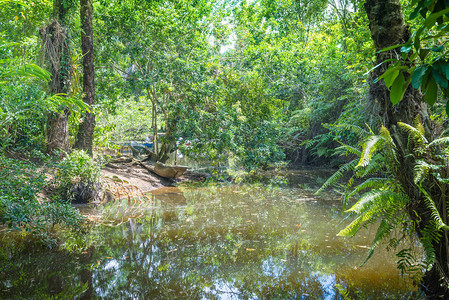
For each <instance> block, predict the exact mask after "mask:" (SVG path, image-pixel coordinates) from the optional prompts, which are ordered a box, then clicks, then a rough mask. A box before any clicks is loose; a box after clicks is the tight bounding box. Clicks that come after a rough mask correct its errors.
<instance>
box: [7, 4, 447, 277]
mask: <svg viewBox="0 0 449 300" xmlns="http://www.w3.org/2000/svg"><path fill="white" fill-rule="evenodd" d="M402 2H404V1H402ZM83 3H84V4H86V5H87V4H89V5H90V4H93V24H89V25H93V28H94V34H93V46H94V51H93V52H94V53H95V93H94V94H95V95H96V96H95V97H93V96H92V95H91V96H92V97H91V98H95V101H93V100H94V99H90V100H89V101H90V103H89V105H86V104H84V103H83V101H82V99H83V98H84V99H86V93H85V92H84V93H83V92H81V88H80V87H81V86H82V85H81V81H82V78H83V74H82V73H83V72H82V70H81V69H82V68H81V61H83V58H84V57H85V56H86V53H84V52H82V51H85V49H83V50H81V40H83V38H84V39H85V38H86V36H85V35H84V33H85V32H84V31H83V29H82V28H89V26H87V27H83V26H84V25H86V24H85V22H87V21H86V20H84V19H83V20H79V17H78V16H79V15H78V12H79V9H80V7H79V5H78V1H74V0H55V1H47V0H36V1H32V2H30V1H20V0H0V8H1V11H0V24H1V27H0V172H1V173H2V175H3V176H2V177H1V179H0V180H1V187H2V188H1V191H0V218H1V220H2V221H3V222H4V223H7V224H8V225H9V226H10V227H11V228H17V229H25V230H31V231H37V232H38V233H39V234H41V235H44V234H43V233H45V234H47V233H48V232H49V231H50V230H51V229H52V227H53V225H55V224H58V223H62V224H66V225H69V226H76V225H77V224H78V222H79V220H80V219H79V216H78V215H77V213H76V212H75V211H74V210H73V209H72V208H71V206H70V205H68V202H70V201H73V200H76V199H78V198H79V197H81V198H83V199H93V198H95V195H96V193H97V189H98V184H97V181H98V176H99V175H98V167H97V165H96V164H95V162H94V161H93V160H92V158H91V157H89V156H88V155H86V154H85V153H84V152H78V151H75V152H73V153H72V154H70V155H68V156H67V157H66V158H65V159H62V157H64V156H65V155H67V154H68V153H69V152H70V151H71V147H72V146H73V145H76V144H77V142H78V144H83V143H80V142H79V140H78V141H77V139H78V138H79V137H80V136H83V132H82V131H83V130H84V124H85V121H86V120H87V117H86V116H95V118H96V126H95V132H94V150H96V154H97V153H101V150H105V149H117V148H119V145H120V144H122V143H124V142H129V141H141V142H143V141H147V142H153V149H152V152H151V155H150V157H151V159H152V160H154V161H162V162H166V161H168V160H170V159H172V158H173V155H176V154H173V153H175V151H176V152H178V151H180V152H181V153H182V154H183V155H185V156H187V157H188V158H189V159H191V160H197V161H203V162H207V164H209V165H212V166H217V168H221V167H223V166H225V167H227V168H233V169H234V170H233V171H234V173H237V172H239V171H240V172H246V171H252V172H253V173H254V172H255V171H256V170H262V169H263V170H267V169H270V168H275V167H276V166H280V165H282V163H290V165H291V166H297V165H304V164H309V165H315V166H340V168H341V169H340V171H338V172H337V173H336V175H335V176H334V177H332V178H331V180H330V181H329V182H331V181H332V180H334V179H339V178H340V177H341V176H342V175H343V171H347V170H352V171H353V172H354V177H352V178H351V180H350V181H349V184H348V185H347V186H346V195H347V196H346V197H345V205H346V204H347V205H351V208H350V209H349V212H351V213H352V214H354V215H355V216H356V219H355V221H353V223H351V225H349V227H347V228H346V229H344V230H343V231H342V232H341V233H342V235H349V236H350V235H353V234H355V232H356V231H357V230H358V228H360V227H361V226H364V225H366V224H371V223H373V222H375V220H380V225H379V230H378V234H377V236H376V239H375V241H374V243H373V248H372V249H371V252H370V253H372V250H373V249H374V247H375V246H376V245H377V244H379V243H380V241H381V240H383V239H387V238H388V234H389V233H390V232H392V231H393V229H394V228H397V227H401V228H403V229H404V231H403V232H404V233H406V234H408V235H414V234H416V235H417V236H418V238H419V239H420V241H421V242H422V243H423V244H424V246H425V249H426V263H425V264H423V265H422V267H423V268H424V269H431V268H433V267H434V266H435V265H438V264H441V265H443V266H442V269H443V275H441V276H440V278H445V279H446V280H448V281H449V279H448V277H449V276H446V275H447V274H448V273H449V256H447V257H446V258H444V259H443V260H441V259H440V258H441V257H440V256H446V254H447V253H445V252H448V251H449V235H448V234H447V230H448V228H449V227H448V225H447V224H448V218H447V207H446V202H447V195H446V188H447V185H448V179H447V177H448V172H449V171H448V170H447V149H446V147H445V146H446V145H447V139H448V138H447V136H448V132H447V124H448V121H447V120H448V118H447V114H448V113H449V109H448V107H449V102H448V100H447V95H448V91H449V84H448V82H449V63H448V48H447V34H448V28H449V27H448V14H449V6H448V4H447V1H442V0H435V1H431V0H429V1H417V0H416V1H411V3H403V4H404V6H401V1H399V0H391V1H377V2H376V1H371V0H367V1H359V0H353V1H350V0H313V1H295V0H253V1H249V0H241V1H212V0H194V1H190V0H167V1H161V0H154V1H133V0H102V1H93V2H89V1H85V2H83ZM86 5H84V6H86ZM382 5H384V6H382ZM89 7H90V6H89ZM385 8H387V9H385ZM382 9H383V10H382ZM380 10H381V15H382V16H384V17H385V18H379V11H380ZM392 11H395V12H396V17H397V18H395V19H394V18H390V17H391V16H390V15H389V14H390V13H391V12H392ZM404 16H405V17H404ZM389 18H390V19H389ZM385 20H387V21H391V22H390V23H389V24H390V25H391V24H393V23H394V24H396V25H395V26H391V28H389V26H390V25H388V24H387V25H388V26H384V25H385V24H383V23H382V22H383V21H385ZM393 21H394V22H393ZM395 22H396V23H395ZM52 26H53V27H52ZM55 28H56V29H55ZM56 31H57V32H56ZM56 33H57V34H56ZM88 39H89V38H88ZM52 43H53V44H52ZM88 52H89V51H88ZM82 53H84V55H83V54H82ZM89 54H91V53H89ZM87 65H88V64H87ZM92 67H93V66H92ZM91 71H92V69H91ZM91 75H92V76H91V77H90V78H91V87H93V81H94V80H93V74H91ZM385 99H387V101H385ZM368 100H371V101H368ZM95 118H92V119H91V122H90V123H89V124H90V125H89V126H94V124H95V123H94V120H95ZM80 124H83V125H80ZM365 128H366V129H365ZM90 129H92V128H90ZM374 132H376V133H377V132H378V133H379V134H374ZM80 133H81V134H80ZM89 134H91V133H89ZM91 141H92V136H90V137H89V143H90V142H91ZM58 143H59V144H58ZM58 145H59V146H58ZM88 151H89V152H90V149H89V150H88ZM45 152H47V153H50V154H52V155H54V154H56V155H59V156H60V158H61V161H60V163H55V164H54V165H53V166H52V168H53V173H54V174H55V177H54V178H53V180H52V181H51V184H50V187H49V186H48V184H47V182H46V179H47V178H46V177H45V176H44V175H38V174H39V172H37V171H36V170H43V169H45V168H47V165H46V164H47V162H48V159H49V158H48V156H47V155H46V154H45V155H44V154H42V153H45ZM30 159H32V161H35V162H36V164H35V163H30V162H26V163H25V162H23V160H25V161H29V160H30ZM45 170H47V169H45ZM50 173H51V172H50V171H49V170H48V173H47V174H50ZM405 177H409V178H408V179H407V178H405ZM362 179H363V181H362V182H361V183H360V182H359V180H362ZM357 184H358V185H357ZM327 186H328V184H325V186H324V187H327ZM45 187H47V190H49V191H51V193H50V194H51V195H50V196H49V197H47V198H46V199H45V201H42V199H41V198H40V197H41V196H40V193H41V192H42V190H44V188H45ZM363 191H365V192H366V193H365V192H363ZM360 194H361V196H360V198H358V201H357V202H356V203H355V204H354V203H352V202H351V199H353V198H354V197H353V196H356V195H360ZM80 195H81V196H80ZM351 197H352V198H351ZM346 202H347V203H346ZM409 227H413V229H414V230H410V228H409ZM441 249H443V250H441ZM436 250H438V251H436ZM401 255H402V257H405V256H407V255H408V253H405V252H402V253H401ZM407 257H408V256H407ZM403 262H404V261H403ZM407 263H408V262H407ZM404 266H405V264H404V263H403V264H402V267H403V269H404V270H405V267H404ZM410 266H411V263H410V264H409V267H410ZM446 271H447V272H446ZM445 274H446V275H445Z"/></svg>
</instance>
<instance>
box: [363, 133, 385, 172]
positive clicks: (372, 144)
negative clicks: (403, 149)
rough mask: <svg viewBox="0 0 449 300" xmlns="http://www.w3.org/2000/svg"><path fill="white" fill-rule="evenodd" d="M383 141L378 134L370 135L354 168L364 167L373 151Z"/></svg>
mask: <svg viewBox="0 0 449 300" xmlns="http://www.w3.org/2000/svg"><path fill="white" fill-rule="evenodd" d="M383 141H385V140H384V138H383V137H381V136H380V135H372V136H370V137H369V138H368V140H367V141H366V143H365V144H364V145H363V152H362V155H361V157H360V161H359V163H358V164H357V166H356V168H359V167H366V166H367V165H368V164H369V163H370V161H371V158H372V156H373V153H374V152H376V151H377V150H378V149H379V148H380V146H381V144H382V142H383Z"/></svg>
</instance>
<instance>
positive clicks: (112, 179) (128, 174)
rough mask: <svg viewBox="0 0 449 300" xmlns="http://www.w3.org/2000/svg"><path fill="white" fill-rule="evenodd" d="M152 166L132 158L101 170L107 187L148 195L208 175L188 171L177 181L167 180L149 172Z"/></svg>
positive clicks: (112, 189)
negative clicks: (147, 193)
mask: <svg viewBox="0 0 449 300" xmlns="http://www.w3.org/2000/svg"><path fill="white" fill-rule="evenodd" d="M149 166H150V164H147V163H141V162H139V161H136V160H135V159H132V158H126V157H124V158H120V159H116V160H114V161H113V162H111V163H108V164H106V165H105V166H104V167H103V168H102V169H101V177H102V181H103V184H104V185H105V187H106V188H107V189H109V190H111V191H113V192H114V191H115V190H116V189H117V188H118V187H119V186H121V187H126V188H127V189H128V190H136V191H139V192H141V193H146V192H149V191H152V190H155V189H159V188H162V187H167V186H175V185H176V184H178V183H180V182H185V181H203V180H205V178H206V177H208V175H207V174H202V173H195V172H189V171H187V172H186V173H184V174H183V175H182V176H181V177H179V178H177V179H167V178H164V177H161V176H159V175H157V174H155V173H152V172H151V171H150V170H148V167H149Z"/></svg>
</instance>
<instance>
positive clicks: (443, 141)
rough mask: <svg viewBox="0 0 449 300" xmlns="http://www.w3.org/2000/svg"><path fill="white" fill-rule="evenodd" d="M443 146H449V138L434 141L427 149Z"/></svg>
mask: <svg viewBox="0 0 449 300" xmlns="http://www.w3.org/2000/svg"><path fill="white" fill-rule="evenodd" d="M443 144H449V136H447V137H443V138H439V139H436V140H433V141H432V142H431V143H429V145H427V147H429V148H430V147H432V146H434V145H443Z"/></svg>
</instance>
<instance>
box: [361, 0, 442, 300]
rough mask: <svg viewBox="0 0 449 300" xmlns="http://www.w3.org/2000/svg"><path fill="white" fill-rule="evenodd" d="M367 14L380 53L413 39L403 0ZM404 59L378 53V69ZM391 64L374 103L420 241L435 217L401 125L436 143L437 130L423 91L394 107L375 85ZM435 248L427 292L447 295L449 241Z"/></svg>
mask: <svg viewBox="0 0 449 300" xmlns="http://www.w3.org/2000/svg"><path fill="white" fill-rule="evenodd" d="M365 10H366V12H367V15H368V19H369V21H370V24H369V26H370V31H371V36H372V39H373V41H374V46H375V47H376V50H381V49H384V48H386V47H389V46H393V45H398V44H402V43H404V42H406V41H407V40H408V39H409V38H410V31H409V28H408V26H406V24H405V22H404V15H403V12H402V7H401V5H400V2H399V0H367V1H366V3H365ZM401 55H402V54H401V53H400V47H399V48H396V49H393V50H389V51H383V52H378V53H377V54H376V63H375V65H379V64H381V63H383V62H385V61H386V60H387V59H390V58H396V59H400V58H401ZM390 64H391V62H390V63H384V64H383V65H381V66H380V67H378V68H376V69H374V70H373V72H372V73H371V82H372V84H371V85H370V100H371V101H373V102H374V103H375V104H376V105H377V107H378V108H379V114H380V116H381V117H382V119H383V123H384V126H385V127H387V128H388V130H389V131H390V133H391V135H392V138H393V140H394V142H395V144H396V146H397V148H398V149H397V150H398V161H399V167H398V169H397V171H396V174H395V176H396V178H397V180H398V181H399V182H400V184H401V185H402V187H403V188H404V191H405V192H406V194H407V195H408V197H409V198H410V199H411V203H410V204H409V206H408V207H407V210H408V213H409V216H410V218H411V219H412V220H413V221H414V223H415V224H416V225H415V229H416V231H417V234H418V237H419V238H422V237H423V231H422V230H423V229H424V227H425V226H427V225H428V224H429V222H430V221H431V220H432V215H431V212H430V210H429V209H428V207H427V205H426V204H425V200H424V196H423V194H422V193H421V192H420V190H419V188H418V186H417V185H416V184H415V183H414V181H413V179H414V167H415V164H416V159H417V156H416V155H414V149H412V148H411V146H410V143H409V137H408V134H407V133H406V132H404V131H401V130H400V129H399V128H398V126H397V123H398V122H404V123H407V124H410V125H413V124H414V121H415V120H416V119H417V117H418V118H419V120H420V121H421V122H422V124H423V125H424V129H425V135H426V136H427V138H428V139H429V140H432V139H433V135H434V134H433V131H432V128H433V126H432V123H431V121H430V119H429V116H428V111H427V105H426V103H424V102H422V94H421V92H420V91H418V90H415V89H414V88H412V87H411V86H409V87H408V89H407V90H406V92H405V95H404V99H403V100H402V101H401V102H399V103H398V104H396V105H395V106H393V105H392V103H391V101H390V91H389V89H388V88H387V87H386V86H385V83H384V81H383V80H379V81H377V82H376V81H374V79H376V78H378V77H379V76H380V75H382V74H383V73H384V72H385V70H386V69H387V68H388V66H389V65H390ZM406 79H407V78H406ZM425 188H426V190H428V191H431V193H432V195H431V196H432V198H433V199H434V200H435V202H436V203H437V205H440V206H439V207H438V208H439V210H440V212H441V211H442V210H444V211H445V205H443V204H444V203H445V196H444V195H443V194H442V193H441V191H440V190H438V189H435V188H434V187H432V186H430V185H429V186H427V187H425ZM441 215H442V216H443V215H444V216H445V215H446V214H445V213H441ZM433 248H434V249H435V252H436V258H435V261H434V264H433V267H432V270H431V271H429V272H428V273H427V274H426V278H425V280H424V283H423V285H427V286H426V288H429V287H430V290H433V291H432V292H433V293H435V294H439V295H441V294H446V293H447V288H446V287H447V283H444V284H443V288H441V285H440V284H439V283H440V282H442V281H441V279H444V281H445V280H446V279H447V278H448V276H447V275H448V274H449V268H448V260H447V255H448V243H447V239H446V238H445V237H444V236H443V237H442V238H441V239H440V240H439V241H438V242H434V244H433ZM429 282H433V286H429V284H428V283H429ZM445 286H446V287H445ZM430 290H428V291H427V292H429V291H430ZM446 296H447V294H446ZM445 299H446V298H445Z"/></svg>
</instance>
